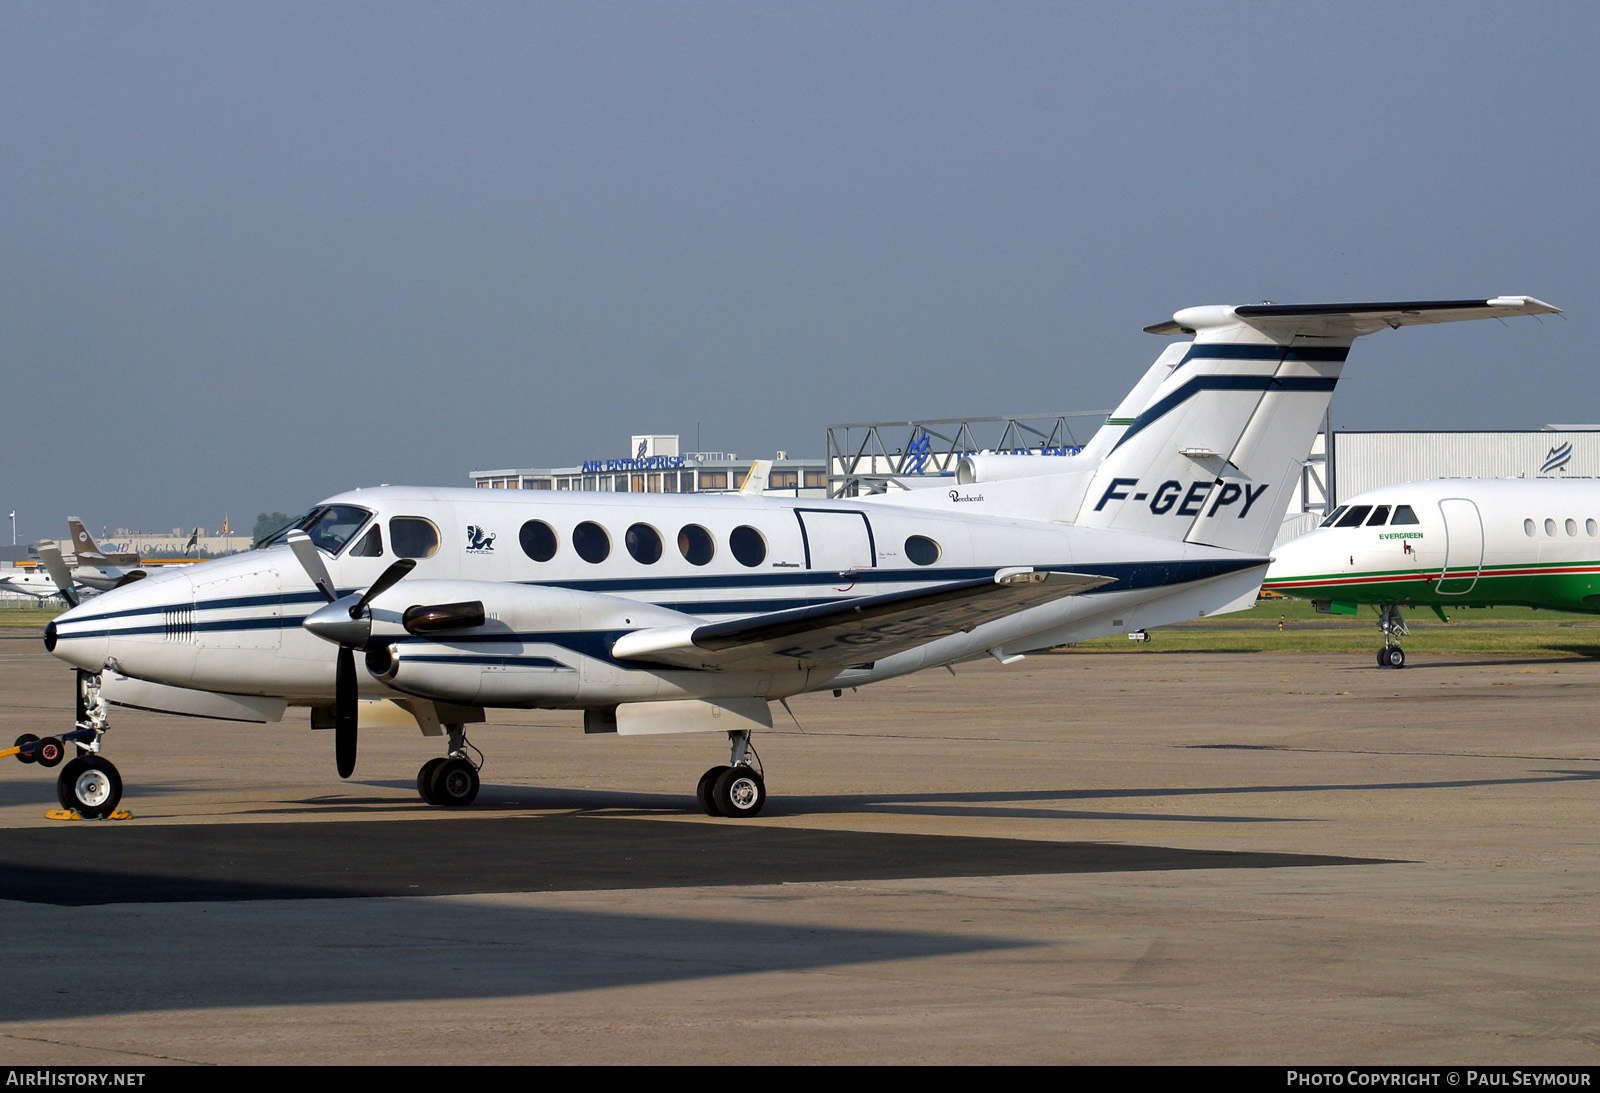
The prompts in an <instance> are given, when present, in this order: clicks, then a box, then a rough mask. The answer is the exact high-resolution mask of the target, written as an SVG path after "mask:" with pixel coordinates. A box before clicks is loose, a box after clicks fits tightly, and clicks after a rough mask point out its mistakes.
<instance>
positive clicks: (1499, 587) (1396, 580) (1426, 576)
mask: <svg viewBox="0 0 1600 1093" xmlns="http://www.w3.org/2000/svg"><path fill="white" fill-rule="evenodd" d="M1469 582H1472V583H1470V585H1469ZM1441 585H1442V586H1443V591H1440V586H1441ZM1261 587H1262V588H1264V589H1267V590H1268V591H1272V592H1281V593H1283V594H1284V595H1286V596H1297V597H1299V598H1300V599H1305V600H1339V601H1342V602H1346V603H1370V604H1400V605H1404V606H1411V605H1416V606H1433V605H1438V606H1441V607H1444V606H1449V605H1451V604H1454V605H1456V606H1468V605H1470V606H1474V607H1492V606H1495V605H1501V606H1506V607H1548V608H1554V609H1557V610H1561V611H1584V612H1591V613H1600V562H1597V561H1583V562H1531V563H1527V564H1523V565H1486V566H1484V567H1482V568H1481V569H1479V568H1478V567H1476V566H1452V567H1450V568H1449V569H1448V570H1445V571H1444V572H1442V573H1441V572H1440V570H1439V569H1438V567H1432V568H1428V569H1389V570H1371V571H1367V572H1357V573H1318V574H1311V575H1308V576H1304V577H1279V578H1273V579H1269V580H1266V581H1263V582H1262V585H1261ZM1452 589H1461V590H1463V591H1460V592H1452Z"/></svg>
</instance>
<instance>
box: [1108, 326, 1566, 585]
mask: <svg viewBox="0 0 1600 1093" xmlns="http://www.w3.org/2000/svg"><path fill="white" fill-rule="evenodd" d="M1557 310H1558V309H1556V308H1553V307H1551V306H1550V305H1549V304H1545V303H1542V302H1540V301H1538V300H1535V299H1532V298H1531V297H1525V296H1502V297H1497V298H1495V299H1492V300H1443V301H1418V302H1405V303H1386V304H1308V305H1292V306H1280V305H1274V304H1262V305H1256V306H1247V307H1196V308H1188V309H1186V310H1184V311H1180V312H1178V313H1177V314H1176V315H1174V316H1173V320H1172V322H1170V323H1161V324H1158V325H1156V326H1153V327H1147V328H1146V329H1147V330H1149V331H1150V332H1151V333H1153V334H1179V333H1183V334H1192V335H1194V340H1193V341H1192V342H1190V343H1187V344H1182V343H1180V344H1179V345H1175V346H1171V347H1169V348H1168V350H1167V351H1166V352H1165V353H1163V354H1162V356H1161V358H1160V359H1158V361H1157V367H1153V368H1152V369H1151V370H1150V372H1148V373H1146V375H1145V379H1144V380H1142V381H1141V382H1140V384H1139V385H1138V386H1137V387H1136V388H1135V389H1134V391H1133V393H1132V394H1130V395H1129V398H1128V399H1127V400H1124V406H1123V407H1119V408H1118V412H1117V414H1116V415H1115V416H1114V417H1113V418H1110V419H1108V420H1107V422H1106V427H1105V428H1104V429H1102V430H1101V433H1106V435H1107V441H1106V443H1105V444H1104V445H1099V444H1098V443H1097V442H1099V441H1100V439H1101V434H1098V433H1097V434H1096V436H1095V442H1092V446H1094V447H1103V449H1104V451H1103V455H1101V458H1100V460H1099V464H1098V466H1097V467H1096V468H1095V471H1094V476H1093V478H1092V479H1091V480H1090V483H1089V487H1088V489H1087V491H1086V492H1085V494H1084V499H1083V502H1082V505H1081V507H1080V509H1079V512H1078V516H1077V520H1076V523H1079V524H1084V525H1088V526H1098V527H1114V528H1118V529H1122V530H1126V531H1137V532H1141V533H1143V534H1147V535H1155V536H1159V537H1161V538H1167V539H1179V540H1185V541H1188V542H1192V543H1203V544H1206V545H1209V546H1217V547H1224V548H1227V549H1231V550H1240V551H1248V552H1251V553H1255V554H1265V553H1266V552H1267V551H1268V550H1270V549H1271V546H1272V541H1273V538H1274V535H1275V533H1276V532H1277V529H1278V525H1279V524H1280V523H1281V522H1282V520H1283V514H1284V512H1285V510H1286V509H1287V508H1288V504H1289V498H1290V496H1291V493H1292V489H1293V484H1294V481H1295V478H1296V477H1297V476H1298V474H1299V471H1300V467H1301V465H1302V463H1303V461H1304V460H1305V458H1306V455H1307V453H1308V452H1309V451H1310V448H1311V442H1312V440H1313V439H1314V438H1315V437H1316V430H1317V424H1318V422H1320V421H1321V420H1322V418H1323V415H1324V414H1325V413H1326V411H1327V407H1328V401H1329V399H1331V398H1332V397H1333V389H1334V386H1335V385H1336V384H1337V383H1338V380H1339V374H1340V372H1341V371H1342V369H1343V367H1344V361H1345V357H1346V356H1347V355H1348V354H1349V352H1350V346H1351V343H1352V342H1354V341H1355V339H1356V338H1358V337H1361V336H1362V335H1364V334H1370V333H1373V332H1374V331H1377V330H1383V329H1389V328H1395V327H1400V326H1409V325H1415V324H1419V323H1436V322H1454V321H1458V320H1464V319H1486V318H1501V317H1507V316H1511V315H1537V314H1551V313H1555V312H1557ZM1174 351H1178V352H1176V353H1175V352H1174ZM1174 356H1176V357H1177V360H1176V363H1175V364H1173V365H1172V366H1171V367H1170V369H1169V370H1168V371H1167V373H1166V374H1165V375H1164V376H1163V375H1159V374H1158V370H1159V367H1160V366H1161V365H1162V362H1165V361H1167V360H1169V359H1171V358H1172V357H1174ZM1152 379H1154V380H1155V382H1153V383H1152V382H1151V381H1152ZM1134 402H1137V403H1138V408H1137V410H1136V411H1128V410H1125V409H1124V408H1126V407H1128V406H1129V404H1130V403H1134ZM1111 429H1114V430H1116V431H1115V432H1114V433H1108V432H1107V430H1111ZM1086 454H1087V453H1086Z"/></svg>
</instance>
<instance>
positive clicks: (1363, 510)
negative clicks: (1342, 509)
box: [1335, 505, 1372, 528]
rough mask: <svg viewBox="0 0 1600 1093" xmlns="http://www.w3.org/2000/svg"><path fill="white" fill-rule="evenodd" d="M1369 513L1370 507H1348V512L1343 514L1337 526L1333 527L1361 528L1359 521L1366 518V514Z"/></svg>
mask: <svg viewBox="0 0 1600 1093" xmlns="http://www.w3.org/2000/svg"><path fill="white" fill-rule="evenodd" d="M1371 511H1372V506H1371V505H1352V506H1351V507H1350V511H1349V512H1347V513H1345V514H1344V516H1343V518H1342V519H1340V521H1339V522H1338V524H1336V525H1335V526H1336V527H1341V528H1358V527H1360V526H1361V521H1363V520H1365V519H1366V518H1367V513H1369V512H1371Z"/></svg>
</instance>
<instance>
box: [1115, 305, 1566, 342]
mask: <svg viewBox="0 0 1600 1093" xmlns="http://www.w3.org/2000/svg"><path fill="white" fill-rule="evenodd" d="M1559 314H1561V309H1560V308H1559V307H1552V306H1551V305H1550V304H1547V303H1545V302H1544V301H1543V300H1536V299H1534V298H1533V297H1532V296H1496V297H1494V298H1493V299H1489V300H1399V301H1391V302H1387V303H1368V304H1244V305H1241V306H1239V307H1191V308H1185V309H1184V310H1183V311H1180V312H1178V313H1177V314H1176V315H1174V316H1173V317H1172V319H1171V320H1170V321H1168V322H1164V323H1155V324H1154V325H1152V326H1147V327H1145V328H1144V329H1145V332H1146V333H1149V334H1195V333H1202V332H1204V331H1205V330H1207V329H1208V328H1215V327H1218V326H1222V325H1226V324H1229V323H1243V324H1244V325H1246V326H1251V327H1255V328H1256V329H1257V330H1262V331H1270V332H1272V333H1274V334H1281V333H1282V330H1281V329H1280V328H1291V329H1293V330H1294V331H1295V332H1296V333H1301V334H1306V335H1311V336H1317V337H1325V338H1340V337H1343V338H1356V337H1360V336H1361V335H1363V334H1371V333H1373V332H1375V331H1378V330H1382V329H1383V328H1384V327H1390V328H1395V327H1402V326H1418V325H1421V324H1424V323H1456V322H1464V321H1466V320H1468V319H1509V318H1511V317H1512V316H1514V315H1559Z"/></svg>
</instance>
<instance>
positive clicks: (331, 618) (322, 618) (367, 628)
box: [289, 530, 417, 778]
mask: <svg viewBox="0 0 1600 1093" xmlns="http://www.w3.org/2000/svg"><path fill="white" fill-rule="evenodd" d="M289 549H290V550H292V551H294V556H295V558H296V559H298V560H299V562H300V567H301V568H302V569H304V570H305V571H306V576H308V577H310V578H311V583H312V584H314V585H316V586H317V591H319V592H321V593H322V596H323V598H324V599H326V600H327V601H328V604H327V606H326V607H319V608H318V609H317V610H315V611H313V612H312V613H311V614H310V615H308V616H306V619H305V621H304V622H303V623H301V625H302V626H304V627H305V628H306V629H307V630H309V631H311V632H312V633H313V634H315V635H317V637H319V638H322V639H323V640H324V641H328V642H332V643H333V644H335V645H337V646H338V647H339V652H338V653H337V655H336V659H335V661H334V676H333V711H334V712H333V734H334V763H335V765H336V766H337V767H338V770H339V777H341V778H348V777H350V775H351V773H352V772H353V771H354V770H355V769H356V710H357V708H358V707H357V702H358V700H359V693H358V691H359V686H358V681H357V679H356V657H355V650H357V649H365V648H366V644H367V639H368V638H369V637H371V635H372V611H371V609H370V608H369V607H368V605H369V604H370V603H371V602H372V601H373V600H374V599H376V598H377V597H379V596H381V595H383V594H384V593H385V592H387V591H388V590H389V589H391V588H393V587H394V586H395V584H396V583H397V582H399V581H400V579H401V578H403V577H404V576H405V575H406V574H407V573H410V572H411V571H412V570H413V569H415V568H416V567H417V563H416V561H415V560H414V559H412V558H401V559H400V560H399V561H397V562H395V563H394V564H393V565H391V566H389V568H388V569H385V570H384V571H383V572H382V573H381V574H379V575H378V579H377V580H375V581H373V582H372V586H371V587H370V588H368V589H367V590H366V591H365V592H363V593H361V594H360V595H359V596H357V595H356V594H354V593H351V594H350V595H348V596H339V595H338V594H337V593H336V592H335V590H334V587H333V578H331V577H330V576H329V575H328V567H327V566H326V565H324V564H323V561H322V554H321V553H320V552H319V551H318V550H317V545H316V544H315V543H313V542H312V541H311V537H310V536H309V535H307V534H306V533H305V532H303V531H299V530H296V531H291V532H290V533H289Z"/></svg>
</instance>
